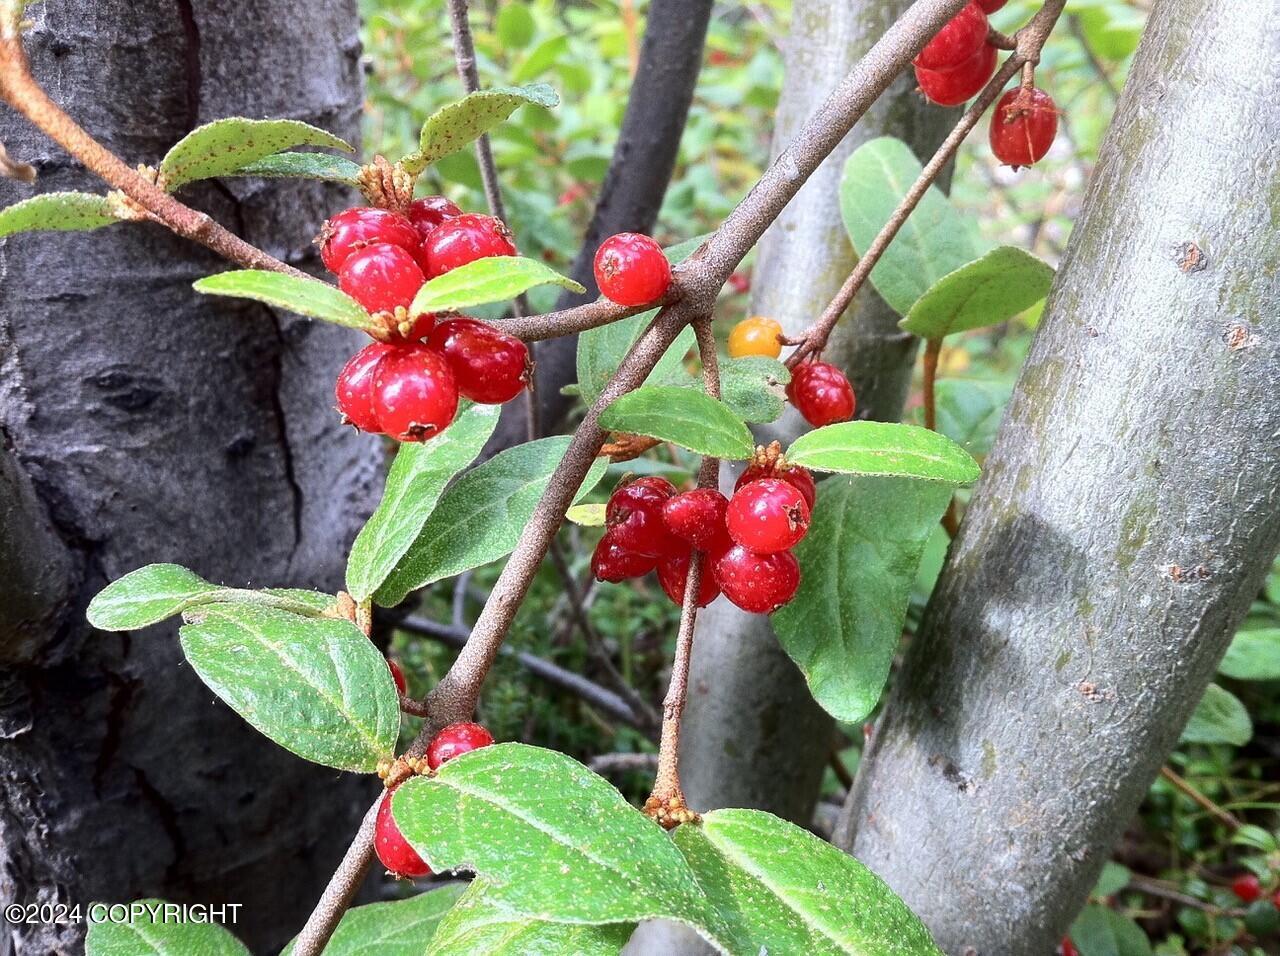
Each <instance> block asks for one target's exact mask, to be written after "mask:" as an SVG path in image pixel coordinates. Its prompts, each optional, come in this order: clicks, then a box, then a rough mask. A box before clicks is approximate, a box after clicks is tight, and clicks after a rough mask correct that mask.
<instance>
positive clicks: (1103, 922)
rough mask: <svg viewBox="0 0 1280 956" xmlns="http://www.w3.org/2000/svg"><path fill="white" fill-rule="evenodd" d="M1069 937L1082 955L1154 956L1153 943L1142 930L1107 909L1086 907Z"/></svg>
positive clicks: (1072, 926)
mask: <svg viewBox="0 0 1280 956" xmlns="http://www.w3.org/2000/svg"><path fill="white" fill-rule="evenodd" d="M1068 935H1070V937H1071V941H1072V942H1073V943H1075V945H1076V949H1078V950H1079V951H1080V956H1151V943H1150V941H1149V940H1148V939H1147V934H1146V933H1144V932H1143V931H1142V928H1141V927H1140V926H1138V924H1137V923H1135V922H1134V921H1133V920H1131V919H1129V917H1127V916H1125V915H1123V914H1121V913H1117V912H1116V911H1115V910H1112V909H1109V908H1108V907H1105V906H1098V905H1096V904H1090V905H1089V906H1086V907H1085V908H1084V909H1083V910H1081V912H1080V915H1079V916H1078V917H1076V921H1075V922H1074V923H1072V924H1071V932H1070V933H1069V934H1068Z"/></svg>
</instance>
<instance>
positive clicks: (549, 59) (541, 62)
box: [511, 33, 569, 83]
mask: <svg viewBox="0 0 1280 956" xmlns="http://www.w3.org/2000/svg"><path fill="white" fill-rule="evenodd" d="M568 49H569V38H568V37H567V36H565V35H564V34H563V33H558V34H556V35H555V36H553V37H548V38H547V39H545V40H543V41H542V42H541V43H539V44H538V45H537V46H536V47H534V48H533V49H532V50H530V51H529V55H528V56H526V57H525V58H524V60H523V62H521V64H520V65H519V66H517V67H516V69H515V72H514V73H512V74H511V79H512V81H513V82H516V83H528V82H529V81H530V80H536V79H537V78H538V77H539V76H541V75H542V74H543V73H545V72H546V71H547V70H549V69H551V68H552V67H553V66H555V65H556V63H557V62H558V61H559V60H560V58H561V57H562V56H564V54H565V53H566V52H567V51H568Z"/></svg>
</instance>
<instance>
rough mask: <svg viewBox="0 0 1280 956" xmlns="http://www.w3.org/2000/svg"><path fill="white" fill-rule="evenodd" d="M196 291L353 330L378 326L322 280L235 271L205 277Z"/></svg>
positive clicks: (349, 299) (339, 291) (344, 294)
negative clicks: (244, 301)
mask: <svg viewBox="0 0 1280 956" xmlns="http://www.w3.org/2000/svg"><path fill="white" fill-rule="evenodd" d="M193 288H194V289H195V290H196V291H197V292H202V293H204V294H205V295H229V296H235V297H237V298H240V299H254V300H256V301H258V302H265V303H266V304H267V305H271V306H275V307H277V308H281V309H288V310H289V311H290V312H297V313H298V314H299V315H305V316H309V317H310V318H313V319H322V320H324V321H325V322H332V323H334V324H335V325H345V326H347V327H348V328H352V329H362V330H365V331H368V330H369V329H372V328H374V327H375V325H374V321H373V318H372V316H370V315H369V313H368V312H366V311H365V310H364V308H363V307H362V306H361V305H360V303H359V302H357V301H356V300H355V299H353V298H351V296H349V295H347V294H346V293H345V292H343V291H342V290H341V289H337V288H335V287H334V286H331V285H329V284H328V283H327V282H321V281H320V280H319V279H302V278H299V277H298V276H290V275H284V274H283V273H280V272H267V271H265V270H263V269H232V270H231V271H230V272H219V273H218V274H217V275H212V276H205V277H204V278H203V279H200V280H199V281H197V282H196V283H195V285H194V286H193Z"/></svg>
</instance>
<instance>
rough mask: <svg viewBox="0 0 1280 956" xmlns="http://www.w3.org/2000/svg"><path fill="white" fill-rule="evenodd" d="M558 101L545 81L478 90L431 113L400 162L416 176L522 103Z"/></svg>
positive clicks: (549, 104) (550, 104)
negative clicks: (411, 148) (415, 145)
mask: <svg viewBox="0 0 1280 956" xmlns="http://www.w3.org/2000/svg"><path fill="white" fill-rule="evenodd" d="M559 102H560V97H558V96H557V95H556V93H555V90H553V89H551V87H549V86H547V84H545V83H533V84H531V85H529V86H499V87H495V88H494V89H491V90H477V91H476V92H475V93H470V94H468V95H467V96H465V97H463V98H462V99H460V100H459V101H458V102H456V103H451V104H449V105H448V106H445V107H443V108H441V109H439V110H437V111H436V112H434V113H432V114H431V116H430V117H428V118H427V121H426V122H425V123H424V124H422V132H421V133H420V134H419V137H418V149H417V150H416V151H414V152H412V153H410V154H409V155H408V156H406V157H405V158H404V159H403V160H401V164H402V165H403V166H404V168H405V169H406V170H407V171H408V172H409V173H410V175H414V176H416V175H418V174H419V173H421V172H422V171H423V170H424V169H426V168H427V167H428V166H430V165H431V164H432V163H434V162H435V161H436V160H438V159H439V158H440V157H441V156H448V155H449V154H450V153H456V152H457V151H458V150H460V149H462V148H464V147H465V146H467V145H469V144H470V143H472V142H474V141H475V140H477V139H479V138H480V137H481V136H482V135H484V134H485V133H487V132H488V131H489V130H490V129H492V128H493V127H494V126H497V125H498V124H499V123H501V122H502V121H503V120H505V119H506V118H507V117H508V116H510V115H511V114H512V113H514V112H515V111H516V109H518V108H519V107H521V106H524V105H525V104H531V105H533V106H541V107H543V108H544V109H550V108H551V107H553V106H556V105H557V104H559Z"/></svg>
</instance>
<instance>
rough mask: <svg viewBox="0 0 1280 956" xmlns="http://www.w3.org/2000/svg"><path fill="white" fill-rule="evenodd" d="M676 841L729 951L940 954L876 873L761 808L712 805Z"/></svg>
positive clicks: (822, 955)
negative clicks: (716, 918) (708, 901)
mask: <svg viewBox="0 0 1280 956" xmlns="http://www.w3.org/2000/svg"><path fill="white" fill-rule="evenodd" d="M674 839H675V843H676V846H677V847H679V849H680V852H681V853H683V854H684V857H685V859H686V860H688V862H689V866H690V867H692V869H693V872H694V875H695V876H696V877H697V879H698V882H699V884H700V885H701V886H702V889H703V891H704V892H705V893H706V894H707V896H708V897H710V899H711V903H712V906H713V907H714V908H715V910H716V912H717V913H718V915H719V918H720V919H719V925H718V926H717V927H716V929H717V932H716V935H717V937H718V938H721V939H723V941H724V942H725V944H726V946H727V949H728V950H729V952H732V953H744V954H747V953H750V954H754V953H804V954H806V956H828V954H830V956H835V954H849V956H882V954H888V953H893V954H894V956H941V953H942V951H941V950H940V949H938V947H937V946H936V945H935V944H934V942H933V940H932V939H931V938H930V936H929V931H928V930H927V929H925V927H924V924H923V923H921V922H920V920H919V919H918V918H917V917H916V916H915V915H914V914H913V913H912V912H911V910H909V909H908V908H907V905H906V904H905V903H903V902H902V900H900V899H898V897H897V896H895V895H894V893H893V891H892V890H890V889H889V887H888V886H886V885H885V884H884V882H883V881H882V880H881V879H880V878H879V877H877V876H876V875H875V874H874V873H872V872H871V871H870V870H868V869H867V868H866V867H865V866H863V865H862V864H861V863H859V862H858V861H857V860H855V859H854V858H853V857H851V856H849V855H848V854H845V853H842V852H840V851H839V850H837V849H836V848H835V847H833V846H832V845H831V844H829V843H826V842H825V841H823V840H820V839H818V838H817V837H815V836H813V834H811V833H808V832H807V831H805V830H802V829H800V828H799V827H797V826H795V825H794V824H791V823H787V822H786V821H784V820H780V819H778V818H777V817H775V816H773V815H771V814H768V813H764V812H762V811H760V810H715V811H713V812H711V813H709V814H707V815H706V816H705V817H703V820H702V824H701V826H698V825H695V824H685V825H683V826H681V827H679V828H677V829H676V831H675V835H674Z"/></svg>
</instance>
